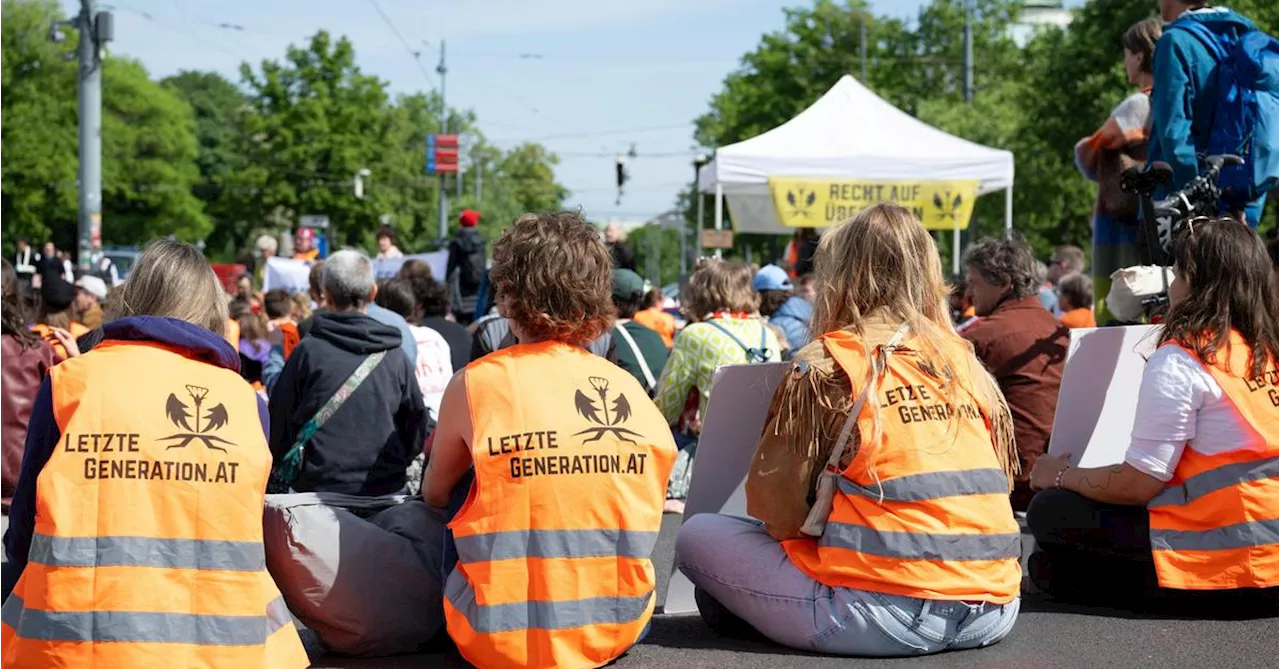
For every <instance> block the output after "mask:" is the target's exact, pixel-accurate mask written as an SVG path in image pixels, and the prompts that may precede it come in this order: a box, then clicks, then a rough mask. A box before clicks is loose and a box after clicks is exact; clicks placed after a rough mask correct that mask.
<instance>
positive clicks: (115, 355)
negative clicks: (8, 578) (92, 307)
mask: <svg viewBox="0 0 1280 669" xmlns="http://www.w3.org/2000/svg"><path fill="white" fill-rule="evenodd" d="M139 370H145V372H146V373H145V375H143V376H139ZM49 383H50V385H51V388H52V398H51V399H52V405H53V406H52V409H53V418H54V420H55V421H56V423H57V426H58V430H59V432H60V434H61V437H60V440H59V443H58V444H57V445H56V446H55V447H54V448H52V449H51V451H52V452H51V454H50V456H49V459H48V461H47V462H46V463H45V464H44V466H43V467H42V468H41V470H40V473H39V474H38V475H37V477H36V500H35V506H36V509H35V511H36V513H35V527H34V532H33V534H32V540H31V547H30V551H29V553H28V556H27V557H28V563H27V566H26V568H25V569H24V570H23V572H22V576H21V577H20V578H19V580H18V583H17V584H16V585H15V586H14V589H13V594H12V595H11V596H10V598H9V600H8V601H6V602H5V604H4V607H3V616H2V618H3V624H2V625H0V634H2V635H3V637H2V638H3V642H2V643H0V654H2V655H3V666H4V669H11V668H12V669H17V668H19V667H48V666H66V667H70V666H102V667H107V666H110V667H116V666H120V667H157V668H158V667H195V666H215V665H225V666H235V667H247V668H251V669H252V668H256V667H264V668H265V667H271V668H273V669H275V668H279V669H296V668H299V667H304V666H306V665H307V655H306V650H305V649H304V648H303V647H302V642H301V639H299V637H298V633H297V631H296V630H295V629H294V627H293V624H292V617H291V616H290V615H289V611H288V608H287V606H286V605H285V602H284V600H283V599H282V598H281V595H280V592H279V590H277V588H276V586H275V583H274V582H273V581H272V579H271V575H270V574H269V573H268V572H267V569H266V560H265V549H264V546H263V525H262V505H263V491H264V490H265V488H266V482H267V475H268V471H269V469H270V466H271V453H270V450H269V449H268V447H267V443H266V438H265V437H264V435H263V432H262V426H261V422H260V419H259V416H258V402H257V398H256V396H255V394H254V392H253V390H252V389H251V388H250V387H249V385H248V384H246V383H245V381H244V379H242V378H240V375H239V374H237V373H236V372H234V371H231V370H229V369H223V368H219V367H215V366H213V365H210V364H208V363H205V362H201V361H199V360H194V359H190V358H187V357H186V356H185V355H184V354H183V353H182V352H181V351H179V350H176V349H173V348H170V347H168V346H167V345H165V344H161V343H155V342H123V341H114V340H113V341H106V342H103V343H102V344H100V345H99V346H97V347H95V348H94V349H93V350H92V351H90V352H88V353H86V354H85V355H82V356H79V357H76V358H72V359H70V360H67V361H65V362H62V363H60V364H59V365H57V366H56V367H54V368H52V369H51V370H50V372H49ZM121 383H125V384H126V387H127V390H128V392H119V390H120V388H121Z"/></svg>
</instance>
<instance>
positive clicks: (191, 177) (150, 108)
mask: <svg viewBox="0 0 1280 669" xmlns="http://www.w3.org/2000/svg"><path fill="white" fill-rule="evenodd" d="M2 10H3V16H2V17H0V34H2V37H0V50H2V53H0V69H2V70H3V77H2V83H0V85H2V86H3V89H4V94H3V96H2V99H0V115H2V116H3V118H4V123H3V126H2V128H0V144H3V148H4V150H5V153H6V160H5V161H4V164H3V177H2V178H0V191H2V192H3V205H2V210H0V216H2V217H3V220H4V223H5V229H6V232H7V233H8V234H6V243H9V241H10V240H12V239H13V238H15V237H18V236H26V237H30V238H32V239H34V240H42V239H52V240H53V241H55V242H56V243H57V244H58V246H59V247H61V248H68V249H70V248H75V237H76V227H77V225H76V221H77V219H78V213H77V212H78V205H77V202H78V186H77V165H78V158H77V153H76V151H77V130H76V126H77V113H76V109H77V108H76V64H75V62H74V61H73V60H68V57H69V56H70V55H71V54H72V53H73V48H74V46H73V45H72V44H71V43H70V42H71V40H68V41H65V42H62V43H54V42H50V41H49V40H48V39H47V37H46V35H47V34H48V29H49V25H50V24H51V23H52V22H53V21H56V20H61V19H63V18H64V17H63V14H62V12H61V10H60V9H59V8H58V6H57V4H56V3H54V2H50V1H47V0H5V1H4V3H3V5H2ZM102 68H103V86H102V88H103V128H102V161H103V166H102V167H103V170H102V210H103V225H102V232H103V238H104V240H105V241H106V243H108V244H133V243H139V242H142V241H145V240H147V239H150V238H152V237H157V236H164V235H171V234H172V235H175V236H177V237H178V238H180V239H184V240H189V241H195V240H199V239H203V238H204V237H205V235H206V234H207V233H208V232H209V230H210V228H211V223H210V221H209V219H208V217H207V216H205V214H204V212H203V206H202V203H201V202H200V200H199V199H198V198H196V197H195V196H194V195H193V194H192V192H191V190H192V186H193V185H194V184H195V182H196V180H197V179H198V175H199V171H198V168H197V167H196V163H195V160H196V139H195V129H194V119H193V117H192V113H191V109H190V107H189V106H187V105H186V103H184V102H183V101H182V100H181V99H180V98H179V97H177V96H175V95H174V94H173V93H171V92H170V91H168V90H166V89H164V88H163V87H161V86H160V85H158V84H157V83H156V82H154V81H152V80H151V79H149V78H148V76H147V72H146V70H145V69H144V68H143V67H142V66H141V65H140V64H138V63H137V62H135V61H132V60H129V59H125V58H119V57H114V56H110V55H108V56H107V57H106V58H105V60H104V62H103V65H102Z"/></svg>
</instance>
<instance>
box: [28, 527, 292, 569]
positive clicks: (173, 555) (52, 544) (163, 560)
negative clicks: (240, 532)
mask: <svg viewBox="0 0 1280 669" xmlns="http://www.w3.org/2000/svg"><path fill="white" fill-rule="evenodd" d="M28 560H29V561H30V562H35V563H38V564H44V565H48V566H50V567H160V568H164V569H218V570H228V571H260V570H262V569H265V568H266V566H267V561H266V553H265V551H264V550H263V547H262V544H260V543H254V542H249V541H210V540H201V539H155V538H151V537H52V536H49V535H47V534H36V535H34V536H33V537H32V538H31V554H30V556H29V557H28Z"/></svg>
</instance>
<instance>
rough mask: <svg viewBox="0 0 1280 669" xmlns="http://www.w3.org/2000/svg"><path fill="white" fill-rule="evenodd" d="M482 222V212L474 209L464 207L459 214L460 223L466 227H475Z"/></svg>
mask: <svg viewBox="0 0 1280 669" xmlns="http://www.w3.org/2000/svg"><path fill="white" fill-rule="evenodd" d="M479 222H480V212H478V211H476V210H474V209H463V210H462V213H461V214H459V215H458V224H459V225H461V226H462V227H464V228H474V227H476V224H477V223H479Z"/></svg>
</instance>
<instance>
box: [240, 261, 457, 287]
mask: <svg viewBox="0 0 1280 669" xmlns="http://www.w3.org/2000/svg"><path fill="white" fill-rule="evenodd" d="M406 260H422V261H424V262H426V263H427V264H428V265H430V266H431V275H432V276H433V277H435V280H436V281H440V282H442V283H443V282H444V280H445V275H444V272H445V268H447V267H448V264H449V252H448V251H434V252H432V253H417V254H414V255H411V256H405V257H403V258H389V259H385V260H374V261H373V274H374V277H376V278H377V280H379V281H381V280H383V279H390V278H391V277H394V276H395V275H396V273H397V272H399V271H400V267H401V266H402V265H404V263H405V261H406ZM310 276H311V263H310V262H307V261H305V260H292V259H290V258H269V259H268V260H267V270H266V272H264V273H263V280H262V290H264V291H267V290H273V289H275V288H283V289H285V290H287V291H289V292H291V293H297V292H303V293H305V292H307V290H308V289H309V288H310V284H309V283H308V278H309V277H310Z"/></svg>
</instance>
